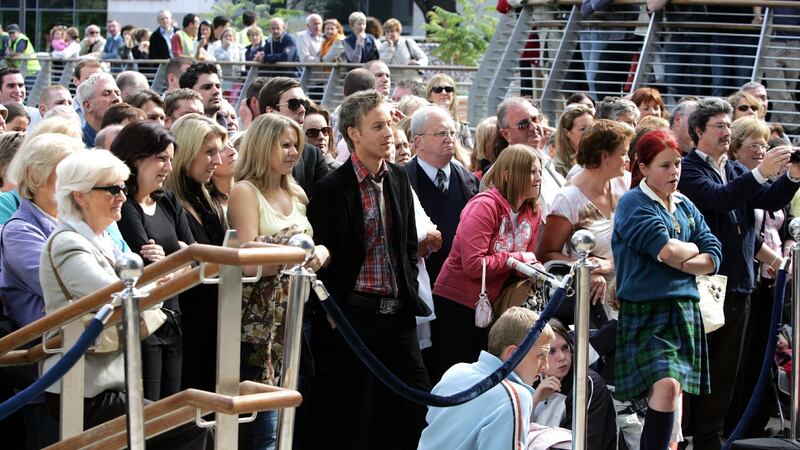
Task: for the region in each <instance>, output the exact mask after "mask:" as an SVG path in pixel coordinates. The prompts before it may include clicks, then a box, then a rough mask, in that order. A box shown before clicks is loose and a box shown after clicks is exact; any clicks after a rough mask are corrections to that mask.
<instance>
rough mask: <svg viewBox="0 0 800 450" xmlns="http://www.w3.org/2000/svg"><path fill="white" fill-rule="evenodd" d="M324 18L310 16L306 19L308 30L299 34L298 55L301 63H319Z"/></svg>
mask: <svg viewBox="0 0 800 450" xmlns="http://www.w3.org/2000/svg"><path fill="white" fill-rule="evenodd" d="M324 40H325V38H324V37H323V36H322V17H321V16H320V15H319V14H309V16H308V17H306V30H304V31H301V32H299V33H297V55H298V56H299V57H300V62H319V49H320V47H322V41H324Z"/></svg>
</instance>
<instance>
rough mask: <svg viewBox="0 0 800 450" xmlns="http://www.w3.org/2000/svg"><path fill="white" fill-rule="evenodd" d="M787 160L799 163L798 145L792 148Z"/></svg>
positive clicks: (799, 151) (799, 149) (799, 148)
mask: <svg viewBox="0 0 800 450" xmlns="http://www.w3.org/2000/svg"><path fill="white" fill-rule="evenodd" d="M789 162H791V163H793V164H797V163H800V147H794V148H792V155H791V156H789Z"/></svg>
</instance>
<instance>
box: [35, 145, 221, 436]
mask: <svg viewBox="0 0 800 450" xmlns="http://www.w3.org/2000/svg"><path fill="white" fill-rule="evenodd" d="M129 174H130V169H128V166H126V165H125V163H123V162H122V161H120V160H119V159H118V158H117V157H115V156H114V155H113V154H112V153H111V152H109V151H108V150H100V149H94V150H85V149H84V150H79V151H76V152H73V153H72V154H70V155H69V156H67V157H66V158H64V160H63V161H61V162H60V163H59V164H58V167H57V168H56V179H57V181H56V189H55V198H56V201H57V205H58V220H59V225H58V226H57V227H56V229H55V230H54V231H53V234H52V235H51V237H50V239H49V240H48V241H47V243H46V244H45V246H44V249H43V250H42V257H41V262H42V264H41V266H40V267H39V279H40V282H41V286H42V291H43V294H44V305H45V314H53V313H54V312H56V311H57V310H59V309H60V308H63V307H64V306H66V305H68V304H69V303H70V302H71V300H72V299H79V298H81V297H84V296H86V295H88V294H90V293H92V292H95V291H97V290H98V289H101V288H104V287H106V286H108V285H109V284H112V283H117V282H119V277H118V276H117V274H116V272H115V270H114V265H115V263H116V261H117V258H119V257H120V256H121V254H122V252H121V251H120V250H119V249H118V247H116V246H115V245H114V242H113V241H112V240H111V238H110V236H109V235H108V233H107V232H106V228H108V227H109V226H110V225H111V224H112V223H114V222H116V221H118V220H120V218H121V217H122V205H123V204H124V203H125V201H126V200H127V197H126V195H125V192H126V191H127V186H126V184H125V181H126V180H127V179H128V176H129ZM60 357H61V355H60V354H59V355H54V356H51V357H49V358H48V359H47V360H45V362H44V370H49V369H50V368H51V367H52V366H53V365H54V364H55V363H56V362H57V361H58V360H59V359H60ZM84 370H85V376H84V380H85V381H84V397H85V398H84V411H83V413H84V423H85V426H86V428H87V429H88V428H91V427H94V426H96V425H99V424H101V423H103V422H106V421H108V420H111V419H112V418H114V417H117V416H120V415H123V414H125V396H126V394H125V391H124V390H123V388H124V386H125V365H124V360H123V353H122V349H121V348H120V349H117V350H114V351H108V352H104V353H89V354H87V355H86V356H85V368H84ZM60 392H61V383H55V384H53V385H52V386H50V387H49V388H48V389H47V390H46V393H45V396H46V401H47V403H48V407H49V409H50V411H51V414H53V415H57V414H58V412H59V409H60V408H59V404H60V401H59V400H60V395H59V394H60ZM212 441H213V439H212V438H211V434H210V433H208V432H207V431H206V430H202V429H198V428H197V427H196V426H195V425H188V426H183V427H181V428H178V429H175V430H173V431H171V432H169V433H168V434H166V435H162V436H159V437H157V438H154V439H152V440H151V441H150V442H148V443H147V444H148V445H147V448H164V449H171V450H174V449H181V448H186V449H203V448H209V447H211V448H213V442H212ZM156 442H158V443H156Z"/></svg>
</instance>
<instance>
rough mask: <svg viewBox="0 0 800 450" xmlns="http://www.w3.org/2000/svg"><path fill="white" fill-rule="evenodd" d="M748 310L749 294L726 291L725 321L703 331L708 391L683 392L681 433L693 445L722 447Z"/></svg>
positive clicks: (713, 449)
mask: <svg viewBox="0 0 800 450" xmlns="http://www.w3.org/2000/svg"><path fill="white" fill-rule="evenodd" d="M749 311H750V295H749V294H739V293H732V292H727V293H726V294H725V325H724V326H722V328H720V329H718V330H716V331H714V332H713V333H709V334H707V335H706V338H707V340H708V354H709V355H708V358H709V361H708V362H709V368H710V371H711V394H708V395H688V394H684V396H683V429H684V434H685V435H689V436H692V444H693V445H694V448H697V449H703V450H719V449H721V448H722V445H721V443H720V436H721V435H722V427H723V424H724V422H725V415H726V412H727V411H728V406H729V405H730V403H731V397H732V395H733V390H734V386H735V385H736V378H737V376H738V373H739V367H740V361H741V352H742V344H743V342H744V336H745V330H746V328H747V320H748V315H749Z"/></svg>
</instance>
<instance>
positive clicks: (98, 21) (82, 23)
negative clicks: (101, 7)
mask: <svg viewBox="0 0 800 450" xmlns="http://www.w3.org/2000/svg"><path fill="white" fill-rule="evenodd" d="M106 15H107V14H106V12H105V11H102V12H78V25H77V27H78V30H79V31H80V32H81V38H83V37H84V35H83V33H84V31H86V27H88V26H89V25H92V24H94V25H97V26H99V27H100V28H104V27H105V24H106Z"/></svg>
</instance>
